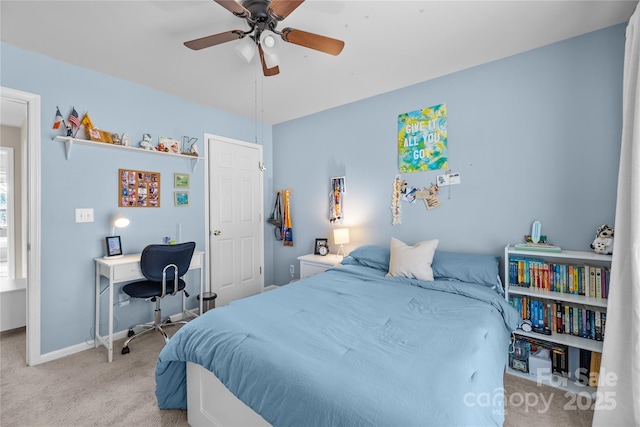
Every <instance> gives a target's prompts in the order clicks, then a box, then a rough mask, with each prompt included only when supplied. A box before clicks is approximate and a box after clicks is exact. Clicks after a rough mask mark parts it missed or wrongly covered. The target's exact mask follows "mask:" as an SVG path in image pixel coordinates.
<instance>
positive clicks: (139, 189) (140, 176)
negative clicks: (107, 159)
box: [118, 169, 160, 208]
mask: <svg viewBox="0 0 640 427" xmlns="http://www.w3.org/2000/svg"><path fill="white" fill-rule="evenodd" d="M118 177H119V181H120V184H119V192H118V206H120V207H122V208H159V207H160V173H159V172H148V171H137V170H130V169H118Z"/></svg>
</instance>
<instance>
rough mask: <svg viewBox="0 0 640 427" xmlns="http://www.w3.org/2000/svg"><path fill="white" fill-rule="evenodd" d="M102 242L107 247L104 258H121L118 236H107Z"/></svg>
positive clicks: (120, 244) (120, 245)
mask: <svg viewBox="0 0 640 427" xmlns="http://www.w3.org/2000/svg"><path fill="white" fill-rule="evenodd" d="M104 241H105V244H106V246H107V256H106V257H105V258H119V257H121V256H122V242H121V241H120V236H107V237H105V238H104Z"/></svg>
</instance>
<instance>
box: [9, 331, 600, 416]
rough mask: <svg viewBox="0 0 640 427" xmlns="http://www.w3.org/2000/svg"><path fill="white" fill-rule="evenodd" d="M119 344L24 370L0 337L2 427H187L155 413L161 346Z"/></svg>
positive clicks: (539, 401) (560, 402)
mask: <svg viewBox="0 0 640 427" xmlns="http://www.w3.org/2000/svg"><path fill="white" fill-rule="evenodd" d="M172 329H174V328H169V330H168V331H169V333H170V334H171V333H173V332H174V331H173V330H172ZM122 343H123V341H117V342H116V343H115V345H114V349H115V350H114V352H113V353H114V354H113V362H112V363H107V355H106V350H105V349H104V348H102V347H100V348H94V349H91V350H87V351H83V352H81V353H77V354H74V355H71V356H67V357H64V358H62V359H58V360H54V361H51V362H47V363H43V364H41V365H37V366H31V367H28V366H26V364H25V349H26V331H25V328H19V329H14V330H11V331H5V332H2V333H1V334H0V425H1V426H3V427H13V426H19V427H27V426H29V427H31V426H34V427H35V426H65V427H70V426H136V427H142V426H172V427H173V426H187V425H188V423H187V413H186V411H181V410H160V409H158V406H157V401H156V398H155V393H154V390H155V379H154V370H155V362H156V359H157V356H158V354H159V352H160V350H161V349H162V346H163V344H164V340H163V339H162V338H161V337H160V336H159V335H158V334H147V335H144V336H142V337H140V338H137V339H136V340H135V341H133V342H132V343H131V345H130V349H131V353H129V354H127V355H121V354H120V348H121V347H122ZM499 397H500V396H499ZM490 398H495V396H490ZM504 401H505V424H504V425H505V426H507V427H516V426H524V427H543V426H544V427H548V426H567V427H571V426H574V427H587V426H590V425H591V420H592V418H593V411H591V410H590V409H580V408H585V406H589V405H588V404H589V402H584V401H583V400H580V399H576V398H575V396H573V395H570V394H566V393H564V392H563V391H560V390H557V389H553V388H550V387H547V386H542V385H537V384H536V383H535V382H532V381H527V380H525V379H521V378H517V377H513V376H510V375H506V376H505V393H504ZM478 404H482V400H481V399H480V398H479V399H478ZM301 427H302V426H301Z"/></svg>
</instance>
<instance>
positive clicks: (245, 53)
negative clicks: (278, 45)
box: [236, 37, 256, 64]
mask: <svg viewBox="0 0 640 427" xmlns="http://www.w3.org/2000/svg"><path fill="white" fill-rule="evenodd" d="M236 52H238V55H240V56H241V57H242V59H244V60H245V61H247V64H248V63H250V62H251V60H252V59H253V57H254V56H255V55H256V43H255V42H254V41H253V39H252V38H251V37H244V38H243V39H242V40H240V43H238V45H237V46H236Z"/></svg>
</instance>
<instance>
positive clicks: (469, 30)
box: [0, 0, 638, 124]
mask: <svg viewBox="0 0 640 427" xmlns="http://www.w3.org/2000/svg"><path fill="white" fill-rule="evenodd" d="M637 3H638V2H637V0H633V1H614V0H608V1H579V0H572V1H557V0H548V1H524V0H517V1H479V0H476V1H417V0H416V1H381V0H378V1H367V0H349V1H338V0H307V1H306V2H305V3H303V4H302V5H301V6H300V7H298V9H296V10H295V11H294V12H293V13H291V15H289V16H288V17H287V18H286V19H285V20H284V21H283V22H281V23H280V24H279V26H278V29H282V28H284V27H293V28H297V29H300V30H305V31H309V32H313V33H317V34H322V35H326V36H329V37H333V38H337V39H341V40H344V41H345V48H344V50H343V51H342V53H341V54H340V55H339V56H337V57H334V56H331V55H327V54H324V53H321V52H317V51H314V50H310V49H306V48H303V47H300V46H297V45H293V44H289V43H285V42H281V43H279V47H278V56H279V57H280V74H279V75H277V76H274V77H264V78H263V77H262V73H261V70H260V69H259V68H258V67H259V63H258V61H256V60H255V59H254V62H253V63H252V64H247V63H246V62H244V61H243V60H242V59H241V58H240V56H239V55H237V53H236V52H235V45H236V44H237V43H239V41H232V42H228V43H225V44H223V45H218V46H214V47H210V48H207V49H204V50H200V51H192V50H190V49H187V48H186V47H184V45H183V42H185V41H188V40H191V39H195V38H199V37H203V36H207V35H210V34H215V33H219V32H223V31H228V30H233V29H242V30H246V29H248V27H247V26H246V24H245V22H244V20H242V19H239V18H237V17H235V16H233V15H232V14H231V13H230V12H228V11H227V10H226V9H224V8H223V7H222V6H220V5H219V4H217V3H215V2H214V1H212V0H197V1H188V0H174V1H169V0H136V1H116V0H111V1H97V0H84V1H77V0H76V1H56V0H49V1H26V0H20V1H11V0H2V1H0V15H1V22H0V34H1V38H2V41H4V42H6V43H9V44H11V45H14V46H17V47H20V48H23V49H26V50H30V51H34V52H38V53H42V54H45V55H47V56H50V57H52V58H56V59H59V60H62V61H65V62H68V63H71V64H76V65H79V66H81V67H85V68H89V69H92V70H95V71H99V72H101V73H105V74H109V75H112V76H115V77H118V78H121V79H125V80H129V81H132V82H136V83H139V84H141V85H145V86H148V87H151V88H155V89H158V90H161V91H164V92H167V93H170V94H173V95H176V96H179V97H182V98H184V99H187V100H189V101H191V102H194V103H197V104H202V105H206V106H209V107H214V108H218V109H221V110H225V111H230V112H232V113H236V114H240V115H243V116H247V117H250V118H255V117H256V115H257V116H258V118H259V119H261V120H263V121H265V122H267V123H272V124H276V123H280V122H284V121H287V120H291V119H295V118H298V117H302V116H305V115H308V114H312V113H315V112H318V111H322V110H325V109H328V108H332V107H335V106H338V105H342V104H346V103H349V102H353V101H357V100H360V99H364V98H367V97H370V96H373V95H377V94H380V93H384V92H389V91H392V90H395V89H398V88H401V87H405V86H408V85H412V84H415V83H419V82H422V81H425V80H429V79H432V78H435V77H438V76H442V75H445V74H449V73H452V72H455V71H459V70H462V69H465V68H469V67H472V66H475V65H478V64H482V63H487V62H490V61H493V60H496V59H500V58H504V57H507V56H510V55H514V54H517V53H520V52H524V51H527V50H530V49H534V48H537V47H539V46H543V45H546V44H549V43H553V42H556V41H559V40H563V39H566V38H570V37H574V36H578V35H581V34H584V33H587V32H590V31H594V30H598V29H602V28H605V27H608V26H611V25H615V24H619V23H623V22H626V21H627V20H628V19H629V18H630V16H631V14H632V13H633V11H634V9H635V7H636V4H637ZM279 41H280V40H279ZM96 102H99V100H96Z"/></svg>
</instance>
